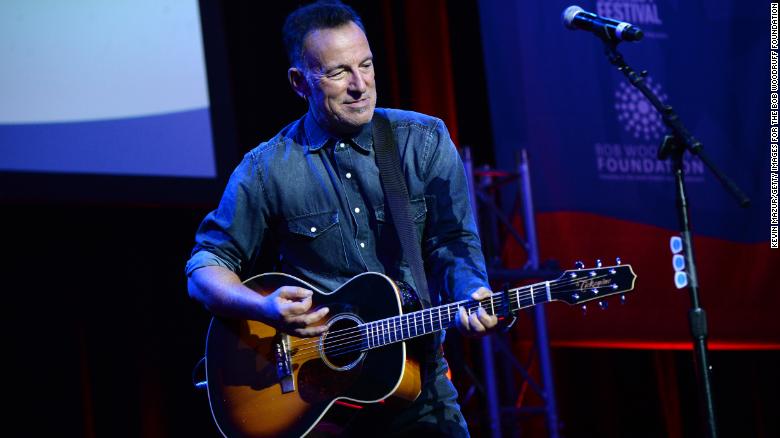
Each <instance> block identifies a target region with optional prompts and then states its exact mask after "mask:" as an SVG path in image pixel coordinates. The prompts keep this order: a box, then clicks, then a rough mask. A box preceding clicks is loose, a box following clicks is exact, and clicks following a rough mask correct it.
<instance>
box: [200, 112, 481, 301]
mask: <svg viewBox="0 0 780 438" xmlns="http://www.w3.org/2000/svg"><path fill="white" fill-rule="evenodd" d="M376 111H380V112H381V113H382V114H385V115H386V117H387V118H388V119H389V120H390V124H391V128H392V131H393V134H394V136H395V141H396V143H397V145H398V149H399V152H400V154H401V163H402V171H403V174H404V177H405V180H406V184H407V186H408V189H409V195H410V198H411V204H412V215H413V216H414V217H413V219H414V221H415V223H416V225H417V227H418V230H419V236H420V239H421V245H422V246H421V248H422V256H423V261H424V264H425V270H426V274H427V279H428V285H429V289H430V293H431V299H432V301H433V303H434V304H438V303H439V302H442V301H449V300H460V299H465V298H468V296H469V295H470V294H471V292H473V291H474V290H476V289H477V288H479V287H480V286H485V287H488V283H487V274H486V273H485V262H484V258H483V256H482V251H481V247H480V241H479V236H478V235H477V230H476V225H475V222H474V217H473V215H472V211H471V205H470V202H469V196H468V188H467V185H466V176H465V172H464V168H463V163H462V162H461V160H460V156H459V155H458V152H457V150H456V149H455V146H454V144H453V143H452V140H451V139H450V136H449V133H448V132H447V129H446V127H445V126H444V123H443V122H442V121H441V120H439V119H435V118H432V117H429V116H425V115H423V114H419V113H414V112H409V111H401V110H392V109H379V108H378V109H377V110H376ZM372 137H373V136H372V130H371V123H369V124H367V125H366V126H364V127H363V128H362V130H361V131H360V132H358V133H357V134H356V135H355V136H354V137H351V138H332V137H330V136H329V135H328V134H327V133H326V132H325V131H323V130H322V129H321V128H320V126H319V125H318V124H317V123H316V122H315V120H314V118H313V117H312V116H311V115H310V114H307V115H306V116H304V117H303V118H301V119H299V120H297V121H295V122H293V123H292V124H290V125H288V126H287V127H286V128H284V129H283V130H282V131H281V132H280V133H279V134H277V135H276V136H275V137H274V138H272V139H271V140H269V141H268V142H265V143H262V144H260V145H259V146H258V147H256V148H255V149H253V150H252V151H250V152H249V153H247V154H246V155H245V156H244V159H243V160H242V161H241V163H240V164H239V165H238V167H237V168H236V169H235V171H234V172H233V174H232V175H231V177H230V180H229V182H228V185H227V188H226V189H225V192H224V194H223V197H222V200H221V202H220V204H219V207H218V208H217V209H216V210H214V211H213V212H211V213H209V214H208V215H207V216H206V218H205V219H204V220H203V222H202V223H201V225H200V227H199V229H198V232H197V235H196V245H195V248H194V249H193V252H192V256H191V258H190V260H189V261H188V262H187V267H186V272H187V275H190V274H191V273H192V271H194V270H196V269H198V268H200V267H204V266H209V265H218V266H223V267H226V268H228V269H230V270H232V271H234V272H236V273H237V274H238V275H239V276H241V277H244V278H246V277H249V276H250V275H253V274H255V273H259V272H267V271H273V270H277V271H282V272H285V273H288V274H292V275H295V276H297V277H300V278H302V279H304V280H306V281H308V282H310V283H312V284H313V285H315V286H317V287H318V288H321V289H322V290H324V291H331V290H334V289H336V288H337V287H339V286H340V285H341V284H342V283H344V282H345V281H347V280H348V279H350V278H351V277H353V276H355V275H357V274H360V273H362V272H366V271H375V272H382V273H385V274H387V275H388V276H390V277H391V278H395V279H399V280H403V281H406V282H407V283H409V284H410V285H412V286H414V280H413V278H412V275H411V270H410V269H409V266H408V265H407V264H406V262H404V261H402V260H401V256H400V254H401V250H400V246H399V245H400V244H399V242H398V238H397V237H395V236H394V233H395V231H394V228H393V226H392V224H390V223H388V222H387V221H389V220H390V217H389V215H388V214H387V212H386V208H387V207H386V205H385V203H384V193H383V191H382V186H381V184H380V180H379V170H378V168H377V165H376V162H375V159H374V148H373V138H372Z"/></svg>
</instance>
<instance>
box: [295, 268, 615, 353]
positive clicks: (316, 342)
mask: <svg viewBox="0 0 780 438" xmlns="http://www.w3.org/2000/svg"><path fill="white" fill-rule="evenodd" d="M603 277H604V276H594V277H587V278H586V279H589V280H596V279H600V278H603ZM578 280H582V279H576V278H575V279H567V281H560V282H558V283H557V284H555V285H552V284H551V287H550V290H551V292H552V291H553V290H555V292H556V293H559V292H560V289H565V288H566V287H567V286H569V285H571V284H573V283H576V282H577V281H578ZM537 285H539V286H540V289H541V285H544V283H537V284H533V285H528V286H524V287H521V288H516V289H510V291H509V292H510V293H509V295H510V306H511V304H512V301H518V302H519V301H522V300H526V299H529V298H530V297H531V292H530V290H531V286H534V287H535V286H537ZM522 289H528V290H529V291H528V292H525V291H523V292H522V293H521V292H520V291H521V290H522ZM572 290H581V288H577V289H572ZM609 292H611V293H610V295H613V294H615V292H612V291H609ZM504 294H505V293H504V292H501V291H500V292H495V293H494V294H493V297H494V298H493V303H492V304H491V302H490V300H487V299H486V300H484V301H479V303H482V304H480V305H479V307H483V308H486V309H487V308H488V306H491V307H495V306H496V305H497V306H498V307H502V306H503V302H502V301H503V295H504ZM533 296H534V298H536V297H542V298H544V297H545V296H546V288H544V289H541V290H540V291H538V292H533ZM594 298H595V297H594ZM532 301H534V300H532ZM473 303H478V302H477V301H469V300H463V301H460V302H456V303H451V304H448V305H445V306H442V307H445V308H448V310H449V309H453V308H457V305H460V306H461V307H463V305H464V304H465V305H467V306H468V310H472V309H474V308H476V307H477V306H476V305H473ZM440 309H441V308H440ZM453 310H454V309H453ZM514 310H517V309H511V308H510V311H514ZM426 312H427V313H428V315H427V316H426V315H425V313H426ZM437 313H438V312H437ZM417 314H419V315H420V317H421V318H419V319H418V318H417V317H416V315H417ZM413 315H414V317H413V318H411V319H413V321H412V322H411V323H413V324H414V325H413V326H412V325H411V323H410V322H409V321H408V319H410V318H409V316H413ZM404 317H406V319H407V321H405V323H406V324H404V321H401V319H403V318H404ZM447 319H448V320H450V318H449V316H448V317H447ZM394 320H396V321H397V322H398V324H395V322H396V321H394ZM418 321H419V322H420V324H419V325H418V324H417V323H418ZM433 322H434V312H432V311H430V309H425V310H422V311H417V312H413V313H410V314H404V315H396V316H393V317H389V318H385V319H382V320H377V321H372V322H370V323H364V324H361V325H359V326H356V327H350V328H346V329H341V330H336V331H333V332H328V333H327V335H328V336H326V341H325V342H322V341H321V337H315V338H311V339H306V340H303V341H301V342H297V343H291V344H290V345H291V347H299V350H298V351H302V350H306V348H301V347H302V346H305V345H307V344H308V345H311V347H309V348H308V349H311V348H317V349H320V348H322V347H323V345H324V348H328V347H329V346H332V345H333V344H334V343H336V342H342V341H344V340H345V339H344V338H345V337H347V336H352V337H353V338H354V337H357V338H359V339H361V340H362V339H363V338H364V334H365V332H366V330H365V329H366V328H367V327H368V326H369V325H371V324H374V325H376V326H379V327H377V328H379V329H381V330H382V331H383V336H388V337H390V336H391V335H392V334H394V333H396V332H399V329H393V328H390V324H393V325H397V326H398V327H399V328H400V333H401V334H403V328H404V325H406V326H407V327H409V328H414V329H417V328H419V327H423V330H424V328H425V326H426V325H430V324H431V323H433ZM385 328H387V330H385ZM434 331H435V330H434ZM407 332H410V330H407ZM334 334H336V336H334ZM373 337H374V338H377V339H379V338H380V335H379V333H377V335H375V336H373ZM347 340H348V339H347Z"/></svg>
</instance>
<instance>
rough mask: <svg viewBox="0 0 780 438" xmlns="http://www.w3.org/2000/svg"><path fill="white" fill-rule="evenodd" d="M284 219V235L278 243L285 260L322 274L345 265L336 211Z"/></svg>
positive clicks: (337, 270) (334, 270)
mask: <svg viewBox="0 0 780 438" xmlns="http://www.w3.org/2000/svg"><path fill="white" fill-rule="evenodd" d="M285 223H286V227H285V228H286V232H287V238H286V239H283V242H282V245H281V246H282V257H283V258H284V260H285V262H286V263H288V264H292V265H294V266H296V267H297V268H298V269H302V270H306V271H312V272H319V273H322V274H326V273H329V272H339V271H341V270H343V269H344V267H345V265H346V260H347V258H346V253H345V250H344V239H343V236H342V233H341V227H340V226H339V214H338V212H336V211H330V212H324V213H314V214H308V215H305V216H298V217H293V218H289V219H286V220H285Z"/></svg>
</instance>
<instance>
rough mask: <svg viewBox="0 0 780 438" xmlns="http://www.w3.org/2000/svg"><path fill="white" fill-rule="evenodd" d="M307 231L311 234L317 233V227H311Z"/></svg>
mask: <svg viewBox="0 0 780 438" xmlns="http://www.w3.org/2000/svg"><path fill="white" fill-rule="evenodd" d="M309 231H311V232H312V233H316V232H317V227H311V228H310V229H309Z"/></svg>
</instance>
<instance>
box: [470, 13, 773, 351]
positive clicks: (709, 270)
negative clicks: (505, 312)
mask: <svg viewBox="0 0 780 438" xmlns="http://www.w3.org/2000/svg"><path fill="white" fill-rule="evenodd" d="M570 5H571V3H569V2H561V1H545V2H521V1H519V0H515V1H509V2H480V14H481V17H480V19H481V24H482V32H483V42H484V51H485V65H486V69H487V72H486V77H487V80H488V89H489V94H490V110H491V117H492V122H493V131H494V133H493V134H494V138H495V147H496V158H497V162H498V163H502V164H503V165H504V166H506V169H507V170H512V166H513V164H512V163H514V162H515V156H516V153H517V151H518V150H520V149H522V148H525V149H526V150H527V151H528V156H529V161H530V167H531V174H532V185H533V193H534V202H535V208H536V212H537V214H536V221H537V228H538V234H539V240H540V249H541V254H542V258H543V259H557V260H559V261H560V262H561V264H562V265H563V266H564V267H565V268H569V267H571V266H572V264H573V262H574V261H575V260H579V259H582V260H583V261H585V262H586V265H588V266H593V264H594V261H595V259H597V258H600V259H602V260H603V261H604V263H605V264H609V263H611V262H613V261H614V257H616V256H620V257H621V258H622V260H623V262H624V263H631V264H632V265H633V267H634V270H635V271H636V273H637V274H638V276H639V279H638V281H637V287H636V290H635V292H634V293H632V294H630V295H629V296H627V297H626V298H627V302H626V304H624V305H620V304H618V302H615V301H613V302H611V305H610V307H609V309H608V310H607V311H600V310H599V309H597V308H596V309H592V310H590V311H589V312H587V313H586V315H585V316H583V315H582V311H581V310H580V309H572V308H569V307H568V306H564V305H550V306H548V307H547V308H548V310H549V312H550V318H549V325H550V333H551V336H552V339H553V341H554V342H556V343H558V344H559V345H562V344H566V345H584V344H588V345H629V346H637V347H641V346H648V347H654V346H655V347H657V346H667V347H685V346H688V345H689V339H690V338H689V332H688V323H687V311H688V307H689V304H690V299H689V295H688V293H687V290H678V289H676V288H675V286H674V282H673V275H674V269H673V267H672V253H671V251H670V248H669V239H670V237H672V236H675V235H679V225H678V218H677V213H676V209H675V188H674V184H673V179H672V174H671V164H670V163H669V162H668V161H659V160H658V159H657V158H656V153H657V150H658V146H659V144H660V142H661V140H662V139H663V137H664V135H665V134H666V133H667V130H666V128H665V126H664V125H663V123H662V122H661V119H660V117H659V116H658V115H657V114H656V113H655V111H654V109H653V108H652V107H651V106H650V104H649V103H648V102H647V101H646V100H645V98H644V97H643V96H642V95H641V94H640V93H639V91H637V90H636V89H634V88H633V87H632V86H631V85H630V84H629V83H628V82H627V80H626V79H625V77H624V76H623V74H622V73H620V72H618V71H617V69H616V68H615V67H613V66H612V65H611V64H610V63H609V62H608V60H607V58H606V56H605V54H604V47H603V44H602V43H601V41H600V40H599V39H598V38H597V37H596V36H595V35H593V34H591V33H589V32H586V31H571V30H568V29H566V28H564V26H563V24H562V21H561V18H560V16H561V12H562V11H563V10H564V9H565V8H566V7H568V6H570ZM579 6H581V7H582V8H583V9H585V10H587V11H592V12H595V13H598V14H600V15H603V16H607V17H611V18H615V19H618V20H624V21H627V22H630V23H632V24H634V25H637V26H639V27H640V28H641V29H643V31H644V34H645V37H644V39H643V40H642V41H640V42H637V43H623V44H620V46H619V47H618V49H619V50H620V51H621V52H622V53H623V55H624V56H625V58H626V60H627V62H628V63H629V64H630V65H631V66H632V67H633V68H634V69H635V70H637V71H642V70H647V72H648V74H647V76H646V78H645V80H646V81H647V83H648V85H649V86H650V88H651V89H652V90H653V91H655V93H657V94H658V95H659V96H660V97H661V99H662V100H663V101H664V102H665V103H666V104H668V105H672V106H673V107H674V108H675V110H676V111H677V112H678V114H679V115H680V117H681V119H682V120H683V122H684V123H685V124H686V125H687V126H688V128H689V129H690V130H691V132H692V133H693V134H694V135H695V136H696V137H697V138H698V139H699V140H700V141H701V142H702V143H703V144H704V151H705V153H706V154H707V155H708V156H709V157H710V158H711V160H712V161H713V162H714V163H716V164H717V166H718V167H720V169H721V170H722V171H723V172H725V173H726V174H727V175H729V176H731V177H732V178H733V179H734V181H735V182H736V183H737V184H738V185H739V186H740V187H741V188H742V189H743V190H744V191H745V192H746V193H747V194H748V196H749V197H750V198H751V199H752V201H753V203H752V205H751V207H750V208H747V209H742V208H740V207H739V206H738V205H737V203H736V202H735V201H734V199H733V198H732V197H730V195H729V194H727V193H726V191H725V190H724V189H723V188H722V187H721V185H720V184H719V183H718V181H717V180H716V179H715V178H714V176H713V175H712V174H711V173H710V172H709V171H708V170H707V169H706V168H705V166H704V165H703V163H702V162H701V161H700V160H699V159H698V158H695V157H691V156H690V155H688V156H687V157H686V158H685V163H684V164H685V171H686V186H687V189H688V196H689V205H690V213H691V222H692V227H693V233H694V236H695V239H694V248H695V251H696V261H697V263H698V268H699V282H700V288H701V301H702V305H703V307H704V308H705V310H706V311H707V314H708V317H709V324H710V325H709V326H710V335H711V340H712V346H713V347H715V348H719V347H723V348H729V347H730V348H766V347H769V348H772V347H774V348H777V347H778V346H780V325H778V324H777V321H776V317H775V316H774V315H773V314H774V313H775V312H776V309H777V308H780V293H778V290H780V288H778V286H777V281H776V279H773V278H772V272H773V271H776V270H777V268H778V266H780V263H779V262H780V256H779V255H778V254H780V253H779V252H778V250H771V249H770V243H769V236H770V234H769V233H770V227H769V225H770V223H769V218H770V215H769V141H768V139H769V135H768V134H769V59H770V53H769V28H770V22H769V2H751V3H750V4H747V3H739V4H738V3H735V2H731V1H725V0H715V1H685V2H683V1H673V0H597V1H583V2H581V3H579ZM504 203H505V205H510V204H512V200H511V199H504ZM505 256H506V257H507V258H508V259H509V261H510V263H511V264H512V265H514V266H518V265H521V264H522V262H523V261H524V255H523V253H522V251H521V250H520V249H519V247H518V246H517V245H515V244H514V243H513V242H507V247H506V248H505ZM592 307H596V306H592Z"/></svg>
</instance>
